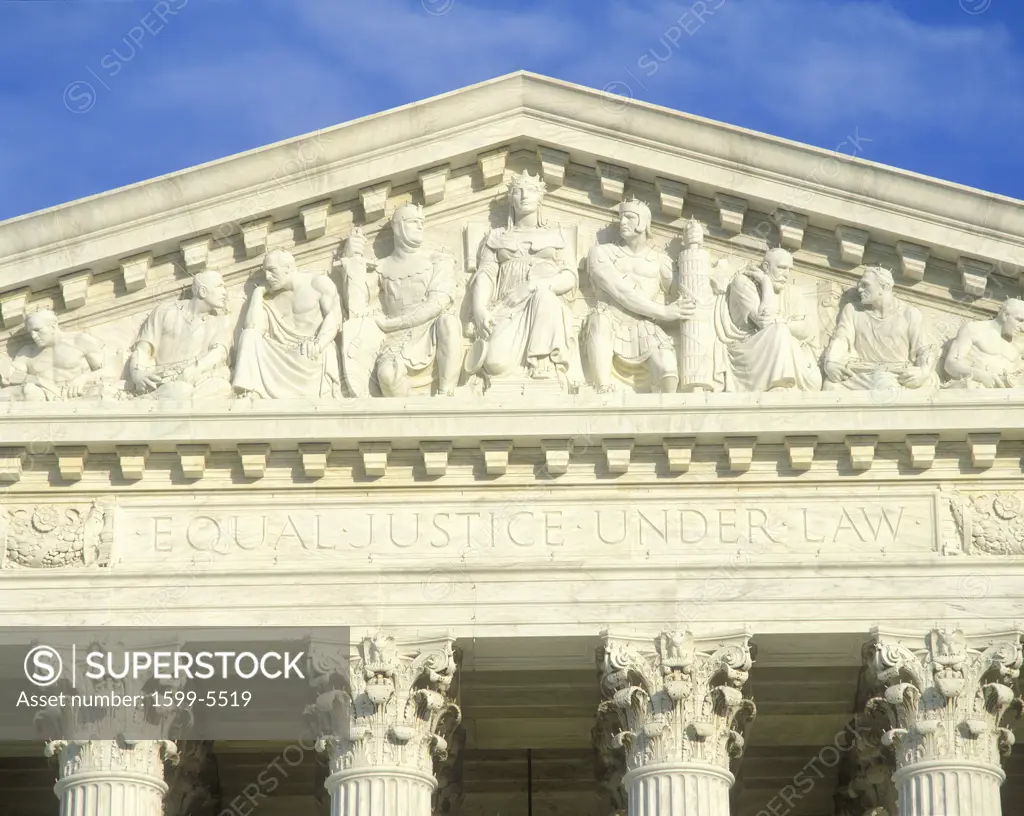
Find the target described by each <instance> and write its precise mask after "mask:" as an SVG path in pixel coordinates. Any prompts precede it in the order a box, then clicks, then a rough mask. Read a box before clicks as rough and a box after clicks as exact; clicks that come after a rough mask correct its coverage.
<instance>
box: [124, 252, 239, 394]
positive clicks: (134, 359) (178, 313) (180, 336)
mask: <svg viewBox="0 0 1024 816" xmlns="http://www.w3.org/2000/svg"><path fill="white" fill-rule="evenodd" d="M227 302H228V292H227V289H226V288H225V286H224V280H223V278H222V277H221V276H220V274H219V273H217V272H214V271H212V270H206V271H203V272H200V273H198V274H197V275H196V276H195V277H194V278H193V280H192V297H191V298H189V299H188V300H176V301H172V302H170V303H161V304H160V305H159V306H157V307H156V308H155V309H154V310H153V311H152V312H151V313H150V315H149V317H148V318H146V322H145V323H143V324H142V328H141V329H140V331H139V337H138V339H137V340H136V341H135V347H134V349H133V350H132V355H131V358H130V359H129V361H128V380H129V382H130V383H131V384H132V385H133V386H134V388H135V390H136V392H138V393H140V394H148V395H152V396H153V397H155V398H157V399H190V398H193V397H194V398H197V399H229V398H230V397H231V395H232V390H231V371H230V369H229V368H228V353H229V349H230V348H231V335H232V330H233V325H232V323H233V320H232V318H231V316H230V315H229V314H227Z"/></svg>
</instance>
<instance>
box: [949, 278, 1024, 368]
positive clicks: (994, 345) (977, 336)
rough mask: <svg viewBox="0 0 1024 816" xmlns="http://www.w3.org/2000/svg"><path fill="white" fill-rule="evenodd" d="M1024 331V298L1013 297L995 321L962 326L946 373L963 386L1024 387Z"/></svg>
mask: <svg viewBox="0 0 1024 816" xmlns="http://www.w3.org/2000/svg"><path fill="white" fill-rule="evenodd" d="M1022 333H1024V301H1022V300H1018V299H1017V298H1010V299H1009V300H1006V301H1004V302H1003V305H1002V306H1000V307H999V312H998V313H997V314H996V316H995V317H993V318H992V319H991V320H972V321H971V322H969V323H965V324H964V325H963V326H961V327H960V331H958V332H957V334H956V337H955V338H954V339H953V342H952V344H951V345H950V347H949V351H948V352H947V354H946V364H945V369H946V373H947V374H948V375H949V376H950V377H952V378H953V380H954V381H955V385H958V386H960V387H962V388H1021V387H1024V360H1022V358H1021V349H1020V346H1019V345H1018V341H1019V338H1020V336H1021V334H1022Z"/></svg>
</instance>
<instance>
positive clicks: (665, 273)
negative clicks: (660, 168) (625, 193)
mask: <svg viewBox="0 0 1024 816" xmlns="http://www.w3.org/2000/svg"><path fill="white" fill-rule="evenodd" d="M650 235H651V210H650V208H649V207H648V206H647V205H646V204H644V202H642V201H636V200H631V201H623V202H622V204H621V205H620V207H619V237H620V240H619V241H618V242H617V243H611V244H598V245H597V246H595V247H594V248H593V249H591V250H590V254H589V255H588V256H587V272H588V274H589V277H590V282H591V283H592V284H593V286H594V291H595V293H596V295H597V306H596V308H595V309H594V310H593V311H592V312H591V313H590V315H589V316H588V317H587V321H586V323H585V324H584V327H583V347H584V349H585V351H586V360H587V369H588V370H587V374H588V380H589V381H590V384H591V385H592V386H594V389H595V390H596V391H597V392H598V393H603V392H606V391H610V390H612V389H613V388H614V385H613V382H612V376H613V372H617V373H619V374H620V376H623V377H635V375H636V374H638V373H644V374H646V375H647V378H648V379H649V381H650V386H651V390H653V391H663V392H667V393H670V394H672V393H675V391H676V389H677V387H678V385H679V365H678V360H677V354H676V350H675V345H674V343H673V341H672V338H671V337H670V336H669V334H668V332H667V331H666V330H665V328H663V326H662V325H660V324H664V325H666V326H672V325H673V324H674V325H675V326H676V327H678V324H679V322H680V321H682V320H685V319H686V318H689V317H692V316H693V314H694V311H695V308H696V306H695V304H694V302H693V301H692V300H688V299H683V298H680V299H679V300H677V301H675V302H674V303H666V295H667V294H668V293H669V292H670V291H671V289H672V284H673V269H672V259H671V258H670V257H669V256H668V255H666V254H665V253H664V252H662V251H661V250H658V249H655V248H654V247H653V246H651V244H650Z"/></svg>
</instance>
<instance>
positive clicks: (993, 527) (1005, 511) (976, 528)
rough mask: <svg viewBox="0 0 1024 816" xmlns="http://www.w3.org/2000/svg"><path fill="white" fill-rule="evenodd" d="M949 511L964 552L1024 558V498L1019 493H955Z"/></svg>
mask: <svg viewBox="0 0 1024 816" xmlns="http://www.w3.org/2000/svg"><path fill="white" fill-rule="evenodd" d="M949 508H950V511H951V512H952V514H953V520H954V521H955V522H956V528H957V532H958V533H959V534H960V542H961V545H962V547H963V551H964V552H966V553H968V554H979V553H981V554H985V555H1024V496H1022V494H1021V493H1019V492H1000V493H979V494H976V495H973V496H963V495H960V494H955V495H953V496H950V497H949Z"/></svg>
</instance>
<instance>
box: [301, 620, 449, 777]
mask: <svg viewBox="0 0 1024 816" xmlns="http://www.w3.org/2000/svg"><path fill="white" fill-rule="evenodd" d="M456 664H457V658H456V654H455V651H454V649H453V647H452V640H451V639H446V640H441V641H437V642H433V643H429V644H416V645H412V646H408V645H402V646H400V645H399V644H398V643H397V642H396V641H395V639H394V638H393V637H390V636H386V635H379V634H378V635H375V636H372V637H366V638H364V639H363V640H362V642H361V643H360V644H358V647H357V650H356V653H355V655H354V656H353V657H352V658H351V659H348V660H346V659H345V657H344V656H343V655H341V654H340V653H339V652H338V650H337V647H333V648H332V649H328V650H326V652H325V649H324V648H323V647H322V646H320V647H317V646H314V647H312V648H311V649H310V671H311V682H312V683H313V685H314V687H315V688H316V691H317V700H316V702H315V703H313V704H312V705H310V706H308V707H307V710H306V715H307V719H308V721H309V722H310V724H311V725H312V726H313V728H314V729H315V730H316V733H317V734H318V745H319V747H320V749H321V750H327V751H329V763H330V767H331V771H332V773H336V772H338V771H343V770H348V769H351V768H374V767H384V766H388V767H403V768H407V769H409V770H416V771H420V772H424V773H433V769H434V761H435V760H437V761H438V762H443V761H444V760H445V759H446V758H447V756H448V747H449V745H450V743H451V741H452V734H453V732H454V730H455V729H456V728H457V727H458V725H459V724H460V722H461V720H462V715H461V712H460V711H459V708H458V706H457V705H455V703H454V702H453V688H452V685H453V681H454V679H455V673H456Z"/></svg>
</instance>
